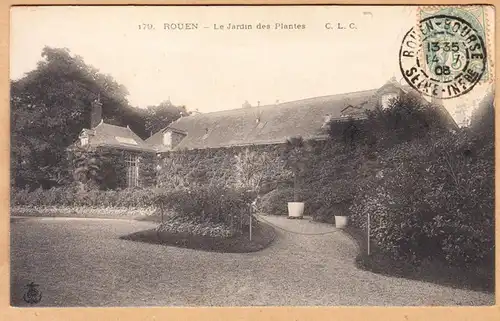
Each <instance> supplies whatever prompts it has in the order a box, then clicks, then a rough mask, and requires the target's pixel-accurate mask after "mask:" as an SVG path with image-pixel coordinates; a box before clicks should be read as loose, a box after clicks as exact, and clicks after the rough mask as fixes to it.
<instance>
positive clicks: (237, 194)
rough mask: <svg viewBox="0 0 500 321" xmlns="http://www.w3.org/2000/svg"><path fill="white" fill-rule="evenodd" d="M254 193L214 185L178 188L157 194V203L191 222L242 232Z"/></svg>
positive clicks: (247, 219)
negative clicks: (212, 224)
mask: <svg viewBox="0 0 500 321" xmlns="http://www.w3.org/2000/svg"><path fill="white" fill-rule="evenodd" d="M254 199H255V195H254V194H253V193H249V192H246V191H238V190H234V189H229V188H223V187H216V186H201V187H196V188H195V189H179V190H174V191H171V192H166V193H158V194H157V195H156V200H155V202H156V204H157V206H158V207H161V208H163V209H167V210H172V211H173V212H174V213H175V214H176V215H179V216H183V217H188V218H190V219H191V220H192V221H193V222H198V223H202V222H211V223H215V224H224V225H225V226H228V227H229V228H230V229H231V230H234V231H241V230H242V229H243V228H244V227H246V226H248V223H249V218H250V217H249V215H250V213H251V212H250V210H251V204H252V202H253V200H254Z"/></svg>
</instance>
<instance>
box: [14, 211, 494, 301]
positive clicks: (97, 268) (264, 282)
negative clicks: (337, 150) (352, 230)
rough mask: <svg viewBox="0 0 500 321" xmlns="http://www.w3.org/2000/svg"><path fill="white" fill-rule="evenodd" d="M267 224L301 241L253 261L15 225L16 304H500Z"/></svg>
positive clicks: (102, 224) (322, 238) (74, 228)
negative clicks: (363, 266)
mask: <svg viewBox="0 0 500 321" xmlns="http://www.w3.org/2000/svg"><path fill="white" fill-rule="evenodd" d="M264 219H266V220H269V221H270V222H271V223H273V224H275V225H276V226H279V227H281V228H283V229H285V230H288V231H293V232H295V233H290V232H286V231H284V230H282V229H280V228H278V229H277V235H278V236H277V240H276V241H275V242H274V243H273V244H272V245H271V246H270V247H269V248H267V249H265V250H263V251H260V252H255V253H249V254H225V253H213V252H202V251H196V250H189V249H180V248H175V247H167V246H162V245H154V244H146V243H139V242H132V241H125V240H120V239H119V238H118V237H119V236H121V235H124V234H128V233H132V232H136V231H140V230H144V229H148V228H152V227H154V224H153V223H150V222H139V221H128V220H99V219H86V220H75V219H73V220H65V219H61V218H53V219H43V220H42V219H38V218H22V219H12V222H11V241H12V242H11V249H12V255H11V256H12V258H11V259H12V260H11V266H12V272H11V301H12V303H11V304H12V305H15V306H25V305H26V303H24V301H23V300H22V295H23V293H24V291H25V290H26V288H25V285H26V284H27V283H29V282H31V281H34V282H35V283H37V284H39V285H40V286H39V289H40V290H41V291H42V292H43V299H42V301H41V302H40V303H39V304H38V306H255V305H262V306H266V305H273V306H278V305H309V306H314V305H396V306H401V305H491V304H494V296H493V295H492V294H488V293H482V292H474V291H467V290H460V289H453V288H449V287H444V286H439V285H435V284H431V283H424V282H419V281H412V280H406V279H399V278H391V277H386V276H381V275H377V274H373V273H371V272H366V271H362V270H359V269H357V268H356V267H355V265H354V258H355V256H356V253H357V247H356V245H355V243H354V242H353V241H352V240H351V239H350V238H349V237H348V236H347V235H346V234H344V233H342V232H340V231H337V230H335V228H333V227H332V226H331V225H326V224H321V223H313V222H309V221H307V220H287V219H286V218H283V217H270V216H266V217H264ZM330 232H331V233H330ZM298 233H305V234H317V233H327V234H321V235H302V234H298Z"/></svg>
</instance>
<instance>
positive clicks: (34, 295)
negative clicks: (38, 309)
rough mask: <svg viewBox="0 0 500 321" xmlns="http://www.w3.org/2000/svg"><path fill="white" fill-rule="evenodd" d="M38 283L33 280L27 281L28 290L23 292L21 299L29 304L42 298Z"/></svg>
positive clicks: (35, 302)
mask: <svg viewBox="0 0 500 321" xmlns="http://www.w3.org/2000/svg"><path fill="white" fill-rule="evenodd" d="M38 286H39V285H38V284H35V283H34V282H31V283H28V284H27V285H26V287H27V288H28V291H26V293H24V295H23V299H24V301H25V302H26V303H29V304H37V303H38V302H40V301H41V300H42V292H40V291H39V290H38V289H37V287H38Z"/></svg>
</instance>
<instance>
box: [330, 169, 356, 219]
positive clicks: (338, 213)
mask: <svg viewBox="0 0 500 321" xmlns="http://www.w3.org/2000/svg"><path fill="white" fill-rule="evenodd" d="M331 192H332V193H331V199H330V200H329V201H330V205H331V209H332V212H333V213H332V214H333V215H334V216H335V227H337V228H345V227H346V226H347V224H348V216H349V206H350V205H351V203H352V200H353V198H354V187H353V185H352V182H350V181H348V180H346V179H339V180H336V181H335V184H334V186H333V188H332V191H331Z"/></svg>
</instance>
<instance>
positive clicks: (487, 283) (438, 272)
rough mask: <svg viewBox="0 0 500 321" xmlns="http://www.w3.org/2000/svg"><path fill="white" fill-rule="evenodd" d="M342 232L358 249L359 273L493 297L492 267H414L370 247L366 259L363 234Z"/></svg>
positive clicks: (440, 264)
mask: <svg viewBox="0 0 500 321" xmlns="http://www.w3.org/2000/svg"><path fill="white" fill-rule="evenodd" d="M345 232H347V234H348V235H349V236H351V237H352V238H353V239H355V240H356V242H357V243H358V245H359V248H360V253H359V255H358V257H357V258H356V266H357V267H358V268H360V269H363V270H366V271H370V272H373V273H377V274H382V275H387V276H392V277H401V278H406V279H411V280H419V281H424V282H430V283H435V284H439V285H445V286H450V287H453V288H458V289H466V290H474V291H482V292H488V293H494V287H495V280H494V268H493V267H492V268H491V269H465V268H458V267H453V266H449V265H448V264H446V263H443V262H437V261H425V262H423V263H422V264H420V265H418V266H417V265H415V264H412V263H410V262H406V261H399V260H395V259H393V258H391V257H389V256H387V255H385V254H384V253H382V252H381V251H380V250H379V249H377V248H376V247H374V246H373V244H371V248H370V252H371V254H370V255H368V253H367V241H366V233H365V232H364V231H362V230H360V229H356V228H353V227H348V228H346V229H345Z"/></svg>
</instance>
